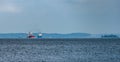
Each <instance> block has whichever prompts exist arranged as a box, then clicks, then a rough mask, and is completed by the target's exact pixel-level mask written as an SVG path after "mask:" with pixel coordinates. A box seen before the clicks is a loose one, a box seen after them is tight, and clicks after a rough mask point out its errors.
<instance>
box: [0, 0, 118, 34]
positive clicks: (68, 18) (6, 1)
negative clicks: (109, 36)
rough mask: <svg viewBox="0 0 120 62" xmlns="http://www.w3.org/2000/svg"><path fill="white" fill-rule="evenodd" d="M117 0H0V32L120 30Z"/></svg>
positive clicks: (99, 31)
mask: <svg viewBox="0 0 120 62" xmlns="http://www.w3.org/2000/svg"><path fill="white" fill-rule="evenodd" d="M119 3H120V0H0V33H20V32H29V31H31V32H44V33H76V32H77V33H81V32H82V33H93V34H100V33H120V27H119V26H120V7H119V6H120V4H119Z"/></svg>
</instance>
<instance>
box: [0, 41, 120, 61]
mask: <svg viewBox="0 0 120 62" xmlns="http://www.w3.org/2000/svg"><path fill="white" fill-rule="evenodd" d="M0 62H120V39H0Z"/></svg>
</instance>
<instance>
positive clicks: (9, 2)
mask: <svg viewBox="0 0 120 62" xmlns="http://www.w3.org/2000/svg"><path fill="white" fill-rule="evenodd" d="M20 11H21V9H20V7H18V6H17V4H16V3H15V0H0V12H2V13H3V12H4V13H18V12H20Z"/></svg>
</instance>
